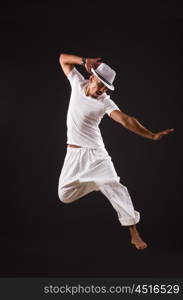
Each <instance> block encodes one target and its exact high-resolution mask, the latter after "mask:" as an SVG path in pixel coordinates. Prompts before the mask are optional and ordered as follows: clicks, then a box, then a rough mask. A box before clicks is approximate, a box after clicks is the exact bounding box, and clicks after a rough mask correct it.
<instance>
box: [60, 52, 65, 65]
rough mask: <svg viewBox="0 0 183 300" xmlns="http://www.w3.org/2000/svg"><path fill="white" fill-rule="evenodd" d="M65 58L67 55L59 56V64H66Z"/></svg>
mask: <svg viewBox="0 0 183 300" xmlns="http://www.w3.org/2000/svg"><path fill="white" fill-rule="evenodd" d="M64 58H65V54H64V53H61V54H60V56H59V62H60V64H61V63H63V62H64Z"/></svg>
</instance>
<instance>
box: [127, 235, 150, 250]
mask: <svg viewBox="0 0 183 300" xmlns="http://www.w3.org/2000/svg"><path fill="white" fill-rule="evenodd" d="M131 243H132V244H133V245H134V246H135V247H136V248H137V249H138V250H143V249H145V248H147V244H146V243H145V242H144V241H143V240H142V239H141V237H140V236H139V237H133V238H132V239H131Z"/></svg>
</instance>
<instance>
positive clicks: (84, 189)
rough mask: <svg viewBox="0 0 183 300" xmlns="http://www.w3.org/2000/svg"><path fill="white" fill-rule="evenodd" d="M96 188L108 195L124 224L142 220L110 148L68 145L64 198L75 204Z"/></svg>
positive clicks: (61, 193)
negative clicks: (118, 170)
mask: <svg viewBox="0 0 183 300" xmlns="http://www.w3.org/2000/svg"><path fill="white" fill-rule="evenodd" d="M93 191H101V192H102V193H103V194H104V195H105V196H106V197H107V198H108V200H109V201H110V203H111V204H112V206H113V207H114V209H115V210H116V212H117V215H118V219H119V221H120V223H121V225H122V226H130V225H134V224H136V223H138V222H139V219H140V214H139V212H137V211H135V210H134V207H133V204H132V200H131V198H130V195H129V193H128V190H127V188H126V187H125V186H124V185H122V184H121V183H120V177H119V176H118V175H117V173H116V171H115V168H114V165H113V163H112V161H111V157H110V156H109V154H108V152H107V150H106V149H105V148H102V147H101V148H100V147H99V148H95V149H91V148H83V147H82V148H72V147H67V152H66V156H65V159H64V163H63V167H62V170H61V174H60V177H59V184H58V195H59V198H60V200H61V201H62V202H64V203H71V202H73V201H75V200H77V199H79V198H81V197H83V196H84V195H87V194H88V193H90V192H93Z"/></svg>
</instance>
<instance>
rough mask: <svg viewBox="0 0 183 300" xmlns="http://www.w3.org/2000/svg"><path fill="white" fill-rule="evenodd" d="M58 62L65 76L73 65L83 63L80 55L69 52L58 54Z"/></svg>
mask: <svg viewBox="0 0 183 300" xmlns="http://www.w3.org/2000/svg"><path fill="white" fill-rule="evenodd" d="M59 62H60V65H61V67H62V70H63V72H64V74H65V75H66V76H67V75H68V74H69V73H70V71H72V69H73V68H74V66H75V65H83V60H82V57H80V56H76V55H70V54H60V57H59Z"/></svg>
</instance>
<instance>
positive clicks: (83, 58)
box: [81, 57, 86, 67]
mask: <svg viewBox="0 0 183 300" xmlns="http://www.w3.org/2000/svg"><path fill="white" fill-rule="evenodd" d="M85 64H86V58H85V57H82V58H81V65H82V66H83V67H84V66H85Z"/></svg>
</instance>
